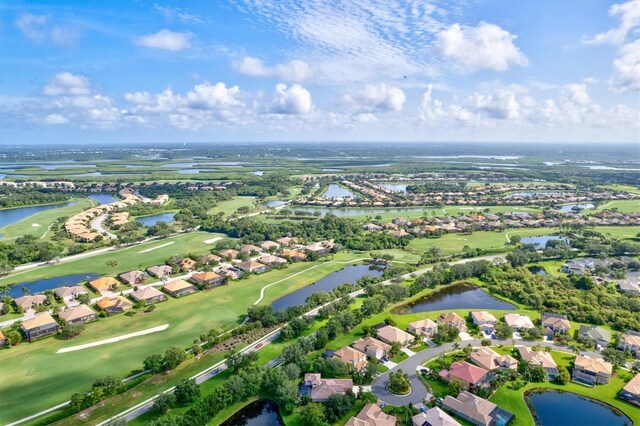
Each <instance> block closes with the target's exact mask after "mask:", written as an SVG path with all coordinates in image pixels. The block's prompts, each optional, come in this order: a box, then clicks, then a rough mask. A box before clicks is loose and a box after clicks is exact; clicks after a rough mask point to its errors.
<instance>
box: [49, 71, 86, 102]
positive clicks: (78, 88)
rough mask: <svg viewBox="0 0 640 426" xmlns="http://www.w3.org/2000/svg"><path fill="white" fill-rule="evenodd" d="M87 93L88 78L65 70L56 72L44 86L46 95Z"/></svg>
mask: <svg viewBox="0 0 640 426" xmlns="http://www.w3.org/2000/svg"><path fill="white" fill-rule="evenodd" d="M89 93H91V85H90V84H89V80H88V79H87V78H86V77H85V76H82V75H76V74H71V73H70V72H67V71H65V72H61V73H58V74H56V75H55V76H54V77H53V78H51V79H50V80H49V83H48V84H47V85H46V86H45V87H44V94H45V95H47V96H81V95H88V94H89Z"/></svg>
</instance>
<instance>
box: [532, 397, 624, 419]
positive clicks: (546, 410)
mask: <svg viewBox="0 0 640 426" xmlns="http://www.w3.org/2000/svg"><path fill="white" fill-rule="evenodd" d="M525 400H526V401H527V402H528V405H530V406H532V407H533V411H534V412H535V414H534V413H533V412H532V414H534V418H535V417H537V418H536V419H535V421H536V424H537V425H540V426H555V425H567V426H571V425H580V426H586V425H594V426H596V425H598V426H600V425H607V426H615V425H620V426H622V425H631V424H633V423H632V422H631V419H629V418H628V417H627V416H625V415H624V414H623V413H622V412H620V411H619V410H617V409H614V408H613V407H610V406H608V405H605V404H602V403H599V402H598V401H595V400H593V399H591V398H587V397H584V396H580V395H577V394H575V393H571V392H559V391H555V390H544V391H542V392H532V391H529V392H527V393H526V396H525Z"/></svg>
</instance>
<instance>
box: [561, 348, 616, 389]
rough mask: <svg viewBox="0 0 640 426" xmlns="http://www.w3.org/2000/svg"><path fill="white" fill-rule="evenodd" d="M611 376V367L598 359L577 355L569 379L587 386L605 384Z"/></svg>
mask: <svg viewBox="0 0 640 426" xmlns="http://www.w3.org/2000/svg"><path fill="white" fill-rule="evenodd" d="M611 374H613V365H611V364H610V363H608V362H606V361H605V360H602V359H600V358H591V357H588V356H584V355H577V356H576V359H575V361H574V362H573V371H572V372H571V379H572V380H573V381H575V382H581V383H586V384H588V385H597V384H607V383H609V380H610V379H611Z"/></svg>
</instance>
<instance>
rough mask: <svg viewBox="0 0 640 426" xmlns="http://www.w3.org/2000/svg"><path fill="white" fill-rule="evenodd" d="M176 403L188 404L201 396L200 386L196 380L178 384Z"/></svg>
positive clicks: (183, 381) (185, 380)
mask: <svg viewBox="0 0 640 426" xmlns="http://www.w3.org/2000/svg"><path fill="white" fill-rule="evenodd" d="M175 394H176V402H178V404H188V403H189V402H191V401H193V400H194V399H196V398H197V397H199V396H200V386H199V385H198V384H197V383H196V381H195V379H182V380H180V381H179V382H178V383H177V384H176V390H175Z"/></svg>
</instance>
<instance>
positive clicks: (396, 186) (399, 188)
mask: <svg viewBox="0 0 640 426" xmlns="http://www.w3.org/2000/svg"><path fill="white" fill-rule="evenodd" d="M379 185H380V186H381V187H383V188H387V189H388V190H390V191H394V192H402V193H406V192H407V184H406V183H380V184H379Z"/></svg>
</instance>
